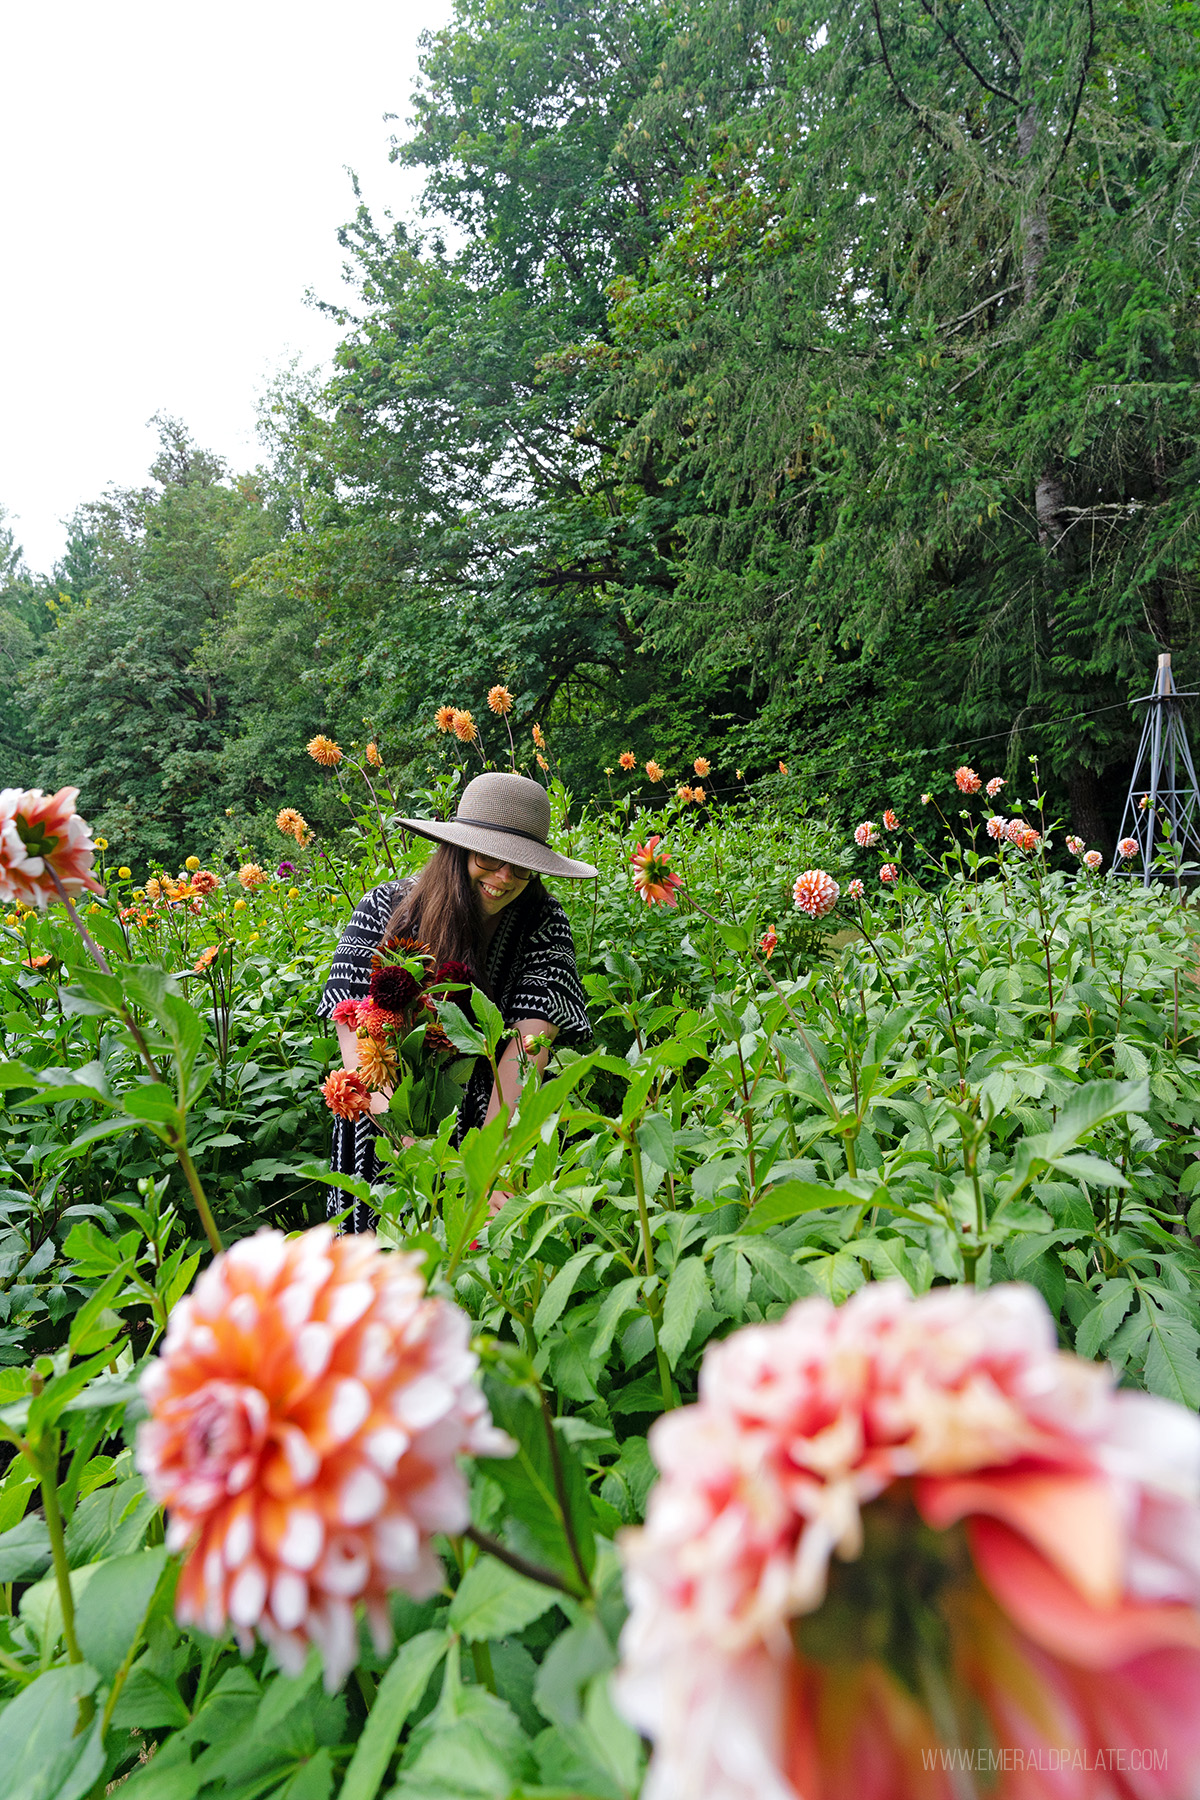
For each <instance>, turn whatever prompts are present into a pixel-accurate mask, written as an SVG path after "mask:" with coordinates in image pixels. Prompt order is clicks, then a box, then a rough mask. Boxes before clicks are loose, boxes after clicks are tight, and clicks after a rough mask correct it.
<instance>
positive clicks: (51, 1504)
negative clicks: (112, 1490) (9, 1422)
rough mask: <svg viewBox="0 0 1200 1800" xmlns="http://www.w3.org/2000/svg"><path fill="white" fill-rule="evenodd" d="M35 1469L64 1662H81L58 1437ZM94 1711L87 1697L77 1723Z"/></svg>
mask: <svg viewBox="0 0 1200 1800" xmlns="http://www.w3.org/2000/svg"><path fill="white" fill-rule="evenodd" d="M37 1468H38V1473H39V1475H40V1477H41V1488H42V1506H43V1509H44V1511H45V1514H46V1530H47V1532H48V1534H49V1537H50V1554H51V1556H52V1557H53V1559H54V1582H55V1586H56V1587H57V1588H58V1604H59V1606H60V1608H61V1609H62V1618H63V1642H64V1643H65V1644H66V1646H67V1657H68V1660H69V1661H71V1662H73V1663H81V1662H82V1661H83V1653H82V1651H81V1650H80V1648H79V1639H78V1638H77V1637H76V1635H75V1596H74V1595H73V1594H72V1592H71V1567H70V1564H69V1563H68V1561H67V1543H66V1537H65V1534H64V1532H63V1519H62V1511H61V1508H60V1507H59V1504H58V1433H57V1432H56V1431H49V1432H47V1433H46V1435H45V1437H44V1438H43V1439H42V1441H41V1443H40V1444H39V1445H38V1449H37ZM95 1713H96V1707H95V1702H94V1701H93V1699H92V1697H91V1695H90V1694H86V1695H84V1697H83V1698H82V1699H81V1700H80V1702H79V1723H80V1725H88V1724H90V1723H91V1721H92V1719H93V1718H94V1717H95Z"/></svg>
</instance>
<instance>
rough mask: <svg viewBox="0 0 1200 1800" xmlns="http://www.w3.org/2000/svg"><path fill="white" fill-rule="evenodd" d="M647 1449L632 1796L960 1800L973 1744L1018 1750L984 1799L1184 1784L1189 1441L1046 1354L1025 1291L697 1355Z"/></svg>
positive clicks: (861, 1302)
mask: <svg viewBox="0 0 1200 1800" xmlns="http://www.w3.org/2000/svg"><path fill="white" fill-rule="evenodd" d="M650 1444H651V1450H652V1453H653V1457H654V1460H655V1462H656V1463H657V1465H658V1468H659V1471H660V1477H659V1481H658V1484H657V1486H656V1487H655V1488H654V1489H653V1491H652V1492H651V1495H650V1502H649V1506H648V1508H647V1515H646V1524H645V1526H644V1527H643V1528H642V1529H641V1530H636V1531H627V1532H625V1533H624V1534H623V1535H622V1540H621V1545H620V1549H621V1555H622V1560H623V1562H624V1567H625V1585H626V1591H627V1594H628V1598H629V1602H630V1609H631V1610H630V1617H629V1621H628V1623H627V1625H626V1627H625V1630H624V1633H623V1636H622V1640H621V1648H622V1665H621V1668H620V1671H619V1674H618V1677H617V1683H616V1696H617V1701H618V1704H619V1706H620V1708H621V1710H622V1711H623V1713H624V1714H625V1716H626V1718H628V1719H629V1720H630V1721H631V1723H632V1724H633V1725H635V1726H636V1727H637V1729H638V1730H640V1731H642V1732H644V1733H645V1734H646V1736H648V1737H649V1738H650V1739H651V1740H652V1741H653V1744H654V1755H653V1760H652V1762H651V1765H650V1770H649V1774H648V1777H647V1780H646V1785H645V1787H644V1789H643V1796H644V1800H818V1797H819V1800H952V1797H953V1796H957V1795H960V1794H962V1793H964V1792H966V1791H968V1789H967V1788H966V1787H964V1786H963V1785H962V1784H961V1782H960V1781H958V1780H956V1779H955V1777H954V1775H953V1773H952V1771H953V1770H954V1769H955V1767H956V1766H960V1767H961V1766H962V1765H961V1762H960V1763H959V1764H958V1765H956V1763H955V1761H954V1758H955V1755H956V1753H957V1755H958V1756H959V1757H960V1758H961V1757H962V1754H963V1752H964V1751H966V1750H969V1749H970V1748H971V1747H973V1746H976V1745H978V1744H979V1743H980V1742H984V1743H989V1742H990V1743H991V1744H993V1745H997V1744H998V1745H1001V1746H1013V1745H1019V1746H1021V1747H1022V1750H1023V1751H1024V1755H1023V1757H1022V1759H1021V1760H1020V1762H1018V1761H1017V1760H1016V1759H1015V1758H1014V1759H1011V1760H1009V1759H1002V1760H1001V1761H1000V1763H999V1765H997V1763H995V1762H994V1763H993V1764H992V1771H993V1772H992V1774H991V1776H990V1778H989V1784H988V1790H987V1791H988V1793H989V1794H991V1795H994V1796H995V1797H996V1800H1190V1797H1192V1796H1194V1795H1195V1794H1196V1793H1197V1792H1200V1612H1198V1610H1197V1609H1198V1606H1200V1421H1198V1420H1197V1419H1196V1417H1195V1416H1194V1415H1193V1414H1192V1413H1190V1412H1187V1411H1185V1410H1184V1409H1183V1408H1182V1407H1177V1406H1174V1405H1172V1404H1171V1403H1170V1402H1168V1401H1165V1400H1159V1399H1155V1398H1152V1397H1151V1396H1149V1395H1146V1394H1139V1393H1134V1392H1132V1391H1120V1390H1118V1389H1117V1388H1116V1386H1115V1383H1114V1379H1113V1376H1112V1373H1111V1371H1110V1370H1109V1369H1108V1368H1106V1367H1103V1366H1101V1365H1098V1364H1095V1363H1088V1362H1084V1361H1083V1360H1081V1359H1080V1358H1077V1357H1074V1356H1070V1355H1067V1354H1065V1353H1063V1352H1061V1351H1060V1350H1059V1349H1058V1348H1057V1342H1056V1332H1055V1327H1054V1324H1053V1321H1052V1320H1051V1318H1050V1315H1049V1312H1048V1311H1047V1309H1046V1307H1045V1305H1044V1303H1043V1301H1042V1300H1041V1298H1040V1297H1039V1296H1038V1295H1037V1294H1036V1293H1035V1292H1034V1291H1033V1290H1032V1289H1031V1288H1026V1287H1016V1286H1000V1287H994V1288H990V1289H985V1290H976V1289H974V1288H969V1287H955V1288H937V1289H934V1290H933V1291H932V1292H930V1293H927V1294H924V1295H921V1296H920V1297H917V1298H914V1297H913V1296H912V1295H911V1294H910V1293H909V1292H908V1290H907V1288H905V1287H904V1286H903V1285H902V1284H900V1283H894V1282H893V1283H886V1284H875V1283H873V1284H870V1285H868V1286H866V1287H864V1288H861V1289H860V1290H859V1291H858V1293H856V1294H854V1295H853V1296H852V1297H851V1298H850V1299H849V1300H848V1301H847V1302H846V1304H845V1305H844V1306H842V1307H840V1308H838V1307H834V1306H832V1305H831V1304H830V1303H829V1302H828V1301H826V1300H824V1299H821V1298H813V1299H806V1300H801V1301H800V1302H798V1304H797V1305H795V1306H793V1307H792V1309H791V1311H790V1312H789V1313H787V1314H786V1315H785V1316H784V1317H783V1318H782V1319H780V1320H778V1321H777V1322H774V1323H771V1324H764V1325H752V1326H748V1327H746V1328H744V1329H743V1330H741V1331H737V1332H734V1333H733V1334H732V1336H730V1337H728V1338H727V1339H725V1341H724V1342H722V1343H714V1344H712V1345H710V1347H709V1349H708V1350H707V1352H706V1353H705V1357H704V1363H703V1367H702V1370H701V1376H700V1398H699V1400H698V1402H697V1404H696V1405H694V1406H687V1407H682V1408H680V1409H678V1410H677V1411H675V1412H671V1413H667V1414H666V1415H665V1416H664V1417H663V1418H661V1419H660V1420H659V1421H658V1423H657V1424H656V1425H655V1426H654V1428H653V1430H652V1432H651V1437H650ZM1064 1745H1066V1746H1070V1747H1072V1749H1073V1750H1074V1751H1075V1752H1077V1753H1078V1754H1077V1758H1076V1763H1075V1766H1076V1767H1081V1768H1082V1769H1084V1770H1086V1771H1088V1772H1087V1773H1082V1774H1076V1773H1074V1772H1072V1765H1071V1762H1070V1760H1069V1759H1068V1761H1067V1763H1066V1764H1065V1765H1064V1762H1063V1760H1062V1758H1061V1750H1062V1747H1063V1746H1064ZM1146 1745H1153V1746H1155V1747H1156V1748H1159V1749H1161V1750H1163V1751H1164V1752H1165V1754H1164V1756H1163V1761H1162V1765H1161V1766H1160V1767H1158V1771H1157V1772H1155V1773H1149V1772H1148V1773H1145V1774H1143V1775H1141V1776H1140V1777H1138V1778H1135V1779H1133V1780H1131V1781H1129V1782H1126V1781H1125V1780H1113V1779H1111V1777H1110V1776H1109V1775H1108V1774H1107V1773H1104V1774H1100V1775H1097V1773H1096V1771H1097V1770H1104V1769H1113V1768H1115V1767H1116V1766H1117V1757H1116V1755H1115V1754H1112V1760H1111V1761H1110V1762H1108V1763H1107V1764H1105V1763H1102V1762H1101V1761H1100V1758H1101V1757H1102V1756H1103V1755H1106V1754H1110V1753H1114V1752H1116V1751H1120V1752H1121V1753H1122V1754H1126V1753H1128V1752H1129V1751H1130V1750H1132V1749H1134V1748H1135V1747H1136V1748H1139V1749H1140V1748H1141V1747H1144V1746H1146ZM1055 1752H1057V1753H1059V1754H1054V1753H1055ZM1120 1766H1122V1767H1124V1768H1127V1769H1128V1768H1132V1767H1136V1766H1138V1765H1136V1764H1134V1763H1133V1762H1131V1761H1130V1760H1125V1761H1124V1762H1123V1763H1122V1764H1121V1765H1120ZM1147 1767H1148V1765H1147ZM968 1786H969V1784H968ZM969 1791H970V1792H972V1793H974V1792H975V1791H976V1790H975V1789H974V1787H973V1786H969Z"/></svg>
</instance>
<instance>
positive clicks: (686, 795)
mask: <svg viewBox="0 0 1200 1800" xmlns="http://www.w3.org/2000/svg"><path fill="white" fill-rule="evenodd" d="M675 798H676V799H677V800H682V801H683V804H684V805H685V806H686V805H687V804H688V802H689V801H690V800H691V799H692V798H693V794H692V790H691V788H690V787H686V786H685V787H677V788H676V789H675Z"/></svg>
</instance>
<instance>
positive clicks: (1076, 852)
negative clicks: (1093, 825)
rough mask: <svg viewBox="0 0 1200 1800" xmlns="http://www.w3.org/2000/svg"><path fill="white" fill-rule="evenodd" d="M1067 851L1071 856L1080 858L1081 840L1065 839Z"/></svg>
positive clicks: (1081, 853)
mask: <svg viewBox="0 0 1200 1800" xmlns="http://www.w3.org/2000/svg"><path fill="white" fill-rule="evenodd" d="M1067 849H1068V850H1069V851H1070V852H1071V855H1072V856H1082V855H1083V839H1082V838H1081V837H1069V838H1068V839H1067Z"/></svg>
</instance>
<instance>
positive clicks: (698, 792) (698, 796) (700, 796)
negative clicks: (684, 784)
mask: <svg viewBox="0 0 1200 1800" xmlns="http://www.w3.org/2000/svg"><path fill="white" fill-rule="evenodd" d="M692 799H693V800H694V801H695V802H696V805H697V806H703V805H704V802H705V801H706V800H707V799H708V795H707V794H706V793H705V791H704V789H703V788H702V787H694V788H693V789H692Z"/></svg>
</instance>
